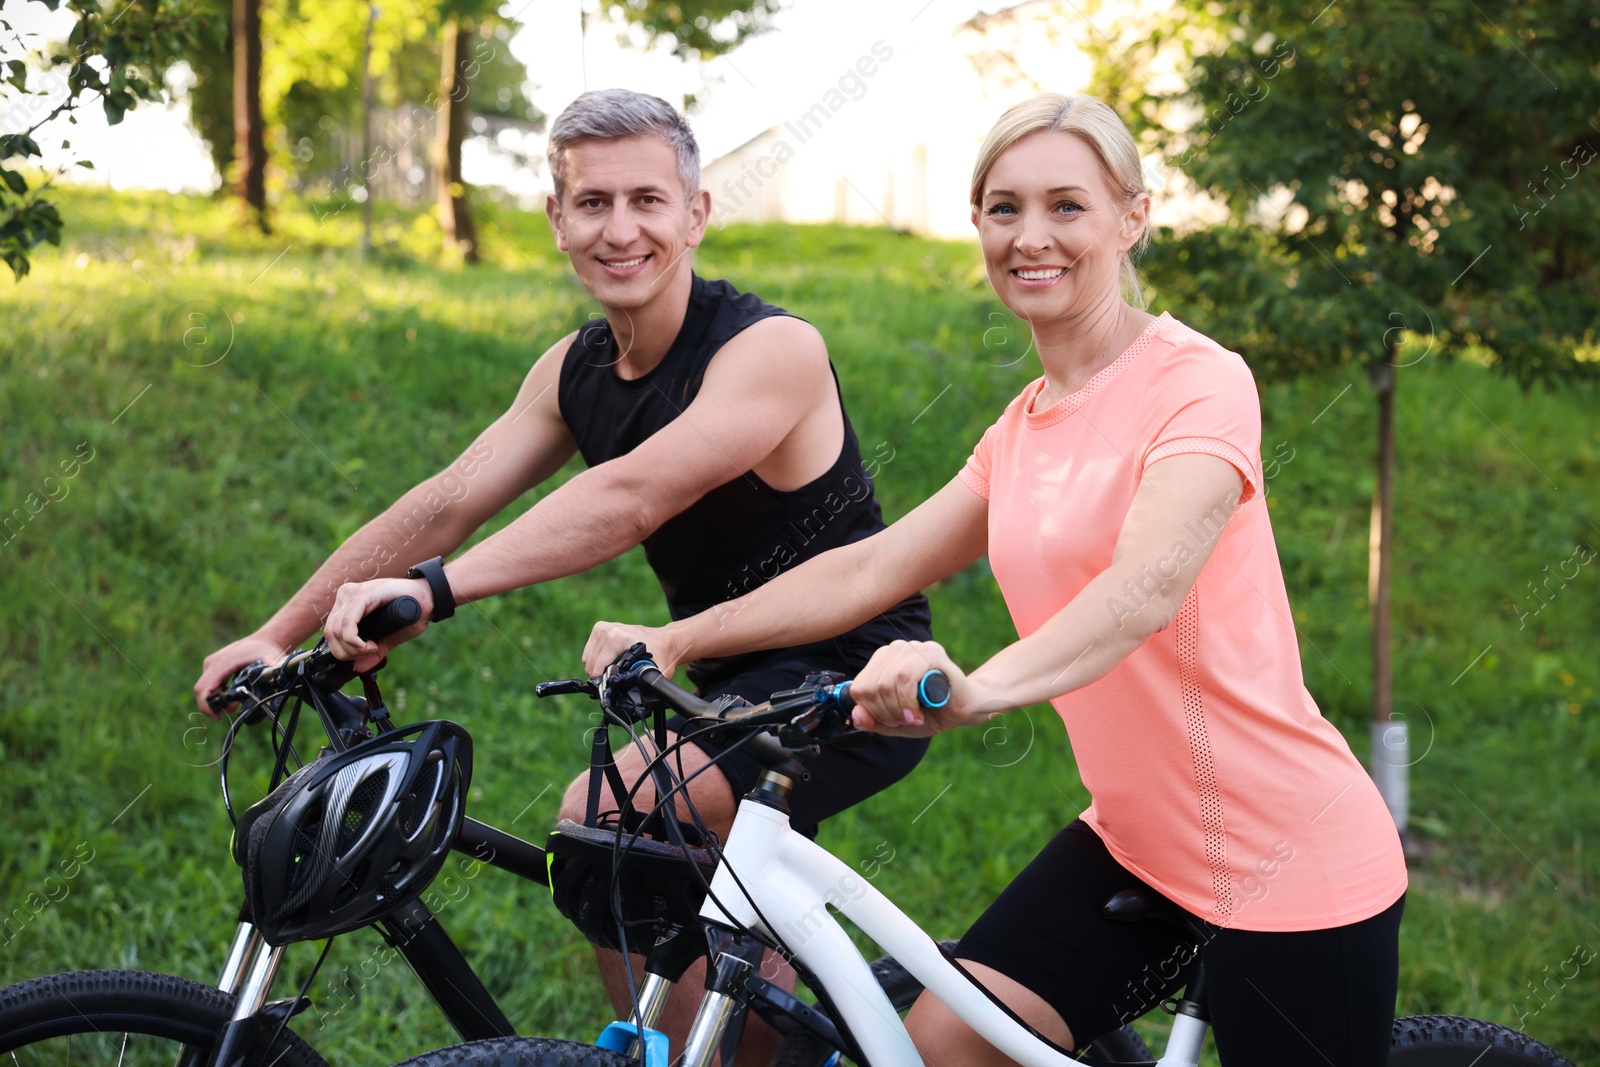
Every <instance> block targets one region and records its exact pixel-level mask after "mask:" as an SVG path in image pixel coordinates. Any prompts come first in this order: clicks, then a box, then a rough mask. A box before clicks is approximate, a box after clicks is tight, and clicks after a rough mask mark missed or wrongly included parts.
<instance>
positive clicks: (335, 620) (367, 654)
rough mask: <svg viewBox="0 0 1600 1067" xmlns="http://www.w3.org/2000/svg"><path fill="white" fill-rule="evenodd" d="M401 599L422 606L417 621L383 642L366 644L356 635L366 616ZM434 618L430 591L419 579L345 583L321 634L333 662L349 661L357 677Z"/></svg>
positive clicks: (336, 597) (334, 601)
mask: <svg viewBox="0 0 1600 1067" xmlns="http://www.w3.org/2000/svg"><path fill="white" fill-rule="evenodd" d="M403 596H411V597H415V598H416V600H417V603H418V604H420V605H422V618H421V620H420V621H418V622H415V623H413V624H412V625H410V626H407V627H406V628H405V629H404V630H400V631H398V632H396V633H392V634H390V635H389V636H388V637H385V638H384V639H383V640H382V641H368V640H365V639H364V638H362V636H361V635H360V634H359V633H357V632H356V628H357V627H359V626H360V625H361V620H362V619H364V618H365V617H366V616H367V615H368V614H369V613H371V612H373V611H376V610H377V609H378V608H380V607H382V606H383V605H385V604H387V603H389V601H391V600H398V599H400V598H401V597H403ZM432 615H433V590H432V589H431V588H429V586H428V583H427V581H425V580H424V579H422V578H374V579H373V580H372V581H370V582H346V583H345V584H344V585H341V586H340V587H339V592H338V593H337V594H336V595H335V596H334V599H333V610H332V611H330V612H328V620H327V622H325V623H324V624H323V627H322V632H323V633H324V634H325V635H326V636H327V638H328V651H330V652H332V653H333V655H334V658H335V659H342V660H351V661H353V662H354V663H355V668H356V673H357V674H362V673H365V672H366V671H370V670H371V669H372V668H374V667H376V666H377V665H378V664H379V662H381V661H382V659H383V657H384V656H387V655H388V654H389V650H390V649H392V648H394V647H395V646H396V645H403V644H405V643H406V642H407V641H409V640H411V639H412V638H413V637H416V636H417V635H418V634H420V633H421V632H422V631H423V630H426V629H427V628H428V619H429V618H430V617H431V616H432Z"/></svg>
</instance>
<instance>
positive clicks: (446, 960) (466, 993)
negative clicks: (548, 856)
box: [377, 819, 550, 1041]
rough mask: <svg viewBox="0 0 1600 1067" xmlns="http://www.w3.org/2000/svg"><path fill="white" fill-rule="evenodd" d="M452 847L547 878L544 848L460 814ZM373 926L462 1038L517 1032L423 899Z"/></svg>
mask: <svg viewBox="0 0 1600 1067" xmlns="http://www.w3.org/2000/svg"><path fill="white" fill-rule="evenodd" d="M451 847H452V848H453V849H454V850H455V851H457V852H460V853H463V854H465V855H468V856H471V857H472V858H473V859H476V860H480V861H482V862H484V863H487V864H489V865H490V866H491V867H498V868H500V869H501V870H503V871H509V872H510V873H512V874H514V875H516V876H517V877H519V878H526V879H527V880H528V881H530V882H536V883H538V884H539V885H549V884H550V876H549V873H548V871H547V870H546V868H545V860H544V855H545V853H544V849H542V848H540V847H538V846H537V845H531V844H529V843H528V842H526V841H524V840H522V839H521V838H520V837H513V836H512V835H511V834H508V833H506V832H505V831H503V830H498V829H496V828H495V827H493V826H490V825H488V824H487V823H482V822H479V821H477V820H476V819H466V820H464V821H463V822H462V825H461V833H460V834H459V835H458V836H457V837H456V841H455V844H453V845H452V846H451ZM377 926H378V929H379V931H380V932H381V933H382V934H383V939H384V940H385V941H387V942H388V943H389V944H390V945H392V946H393V947H394V948H396V949H398V950H399V951H400V953H401V955H403V956H405V958H406V962H407V963H409V964H410V965H411V969H412V970H413V971H415V972H416V975H417V977H418V978H419V979H420V980H421V981H422V984H423V986H424V987H426V988H427V990H428V993H429V995H430V996H432V997H433V999H434V1000H435V1001H437V1002H438V1004H439V1010H440V1011H442V1012H444V1016H445V1018H446V1019H448V1020H449V1021H450V1025H451V1026H453V1027H455V1030H456V1032H457V1033H458V1034H460V1035H461V1039H462V1040H463V1041H475V1040H478V1039H479V1038H486V1037H515V1036H516V1029H515V1028H513V1027H512V1025H511V1022H510V1020H508V1019H507V1018H506V1016H505V1013H504V1012H503V1011H501V1010H500V1006H499V1005H498V1004H496V1003H495V1000H494V997H493V996H491V995H490V993H489V991H488V990H487V989H486V988H484V985H483V982H482V981H481V980H480V979H479V978H478V975H477V973H476V972H474V971H473V969H472V965H471V964H469V963H468V962H467V959H466V957H465V956H463V955H462V954H461V949H460V948H458V947H457V946H456V943H455V942H454V941H452V940H451V939H450V935H449V934H448V933H446V932H445V929H444V927H443V925H441V924H440V922H439V920H438V918H437V917H436V916H435V915H434V914H433V912H431V911H429V910H428V907H427V905H425V904H423V903H422V901H420V900H419V901H416V902H414V903H412V904H411V905H409V906H408V907H404V908H401V909H400V910H399V911H398V912H396V913H395V914H393V915H391V916H389V917H388V918H387V919H384V920H382V921H381V922H379V923H378V924H377Z"/></svg>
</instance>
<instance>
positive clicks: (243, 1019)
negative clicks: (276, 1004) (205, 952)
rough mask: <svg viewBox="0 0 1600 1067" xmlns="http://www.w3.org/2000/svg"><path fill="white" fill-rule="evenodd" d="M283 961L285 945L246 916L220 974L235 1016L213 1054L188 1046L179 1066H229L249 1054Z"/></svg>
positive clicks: (213, 1049)
mask: <svg viewBox="0 0 1600 1067" xmlns="http://www.w3.org/2000/svg"><path fill="white" fill-rule="evenodd" d="M282 962H283V946H281V945H279V946H277V947H275V948H274V947H272V946H270V945H268V944H267V943H266V938H264V937H262V936H261V932H260V931H259V930H257V929H256V928H255V927H254V926H253V925H251V924H250V923H249V922H248V921H247V920H245V919H244V918H243V917H241V918H240V920H239V929H238V930H237V931H236V932H235V933H234V935H233V943H232V944H231V945H229V946H228V958H227V960H226V962H224V963H223V965H222V974H221V975H220V976H219V977H218V978H217V988H218V989H219V990H221V991H222V992H224V993H227V994H228V995H230V996H233V997H235V998H236V999H235V1001H234V1005H233V1018H232V1019H231V1020H229V1022H228V1024H227V1025H226V1026H224V1027H223V1028H222V1030H221V1032H220V1033H219V1034H218V1035H217V1040H216V1043H215V1044H213V1045H212V1047H211V1053H210V1055H209V1056H202V1055H201V1054H200V1053H199V1052H197V1051H196V1050H195V1049H193V1048H185V1049H184V1050H183V1055H182V1056H181V1057H180V1058H179V1060H178V1067H227V1065H229V1064H234V1063H239V1062H242V1061H243V1060H244V1058H245V1057H246V1056H247V1055H248V1053H249V1049H250V1043H251V1042H253V1041H255V1040H256V1039H257V1038H259V1037H260V1025H259V1024H260V1020H259V1019H258V1018H257V1016H259V1015H260V1013H261V1009H262V1008H263V1007H264V1006H265V1005H266V1003H267V995H268V993H270V992H271V990H272V980H273V979H274V978H276V977H277V976H278V967H279V966H280V965H281V964H282Z"/></svg>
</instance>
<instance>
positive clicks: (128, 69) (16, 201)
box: [0, 0, 218, 279]
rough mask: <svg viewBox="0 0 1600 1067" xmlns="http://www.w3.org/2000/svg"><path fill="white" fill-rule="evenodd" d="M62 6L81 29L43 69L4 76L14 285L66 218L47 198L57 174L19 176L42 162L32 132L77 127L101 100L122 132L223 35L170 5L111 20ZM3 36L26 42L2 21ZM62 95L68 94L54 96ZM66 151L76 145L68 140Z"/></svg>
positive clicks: (1, 199) (93, 6)
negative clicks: (59, 124)
mask: <svg viewBox="0 0 1600 1067" xmlns="http://www.w3.org/2000/svg"><path fill="white" fill-rule="evenodd" d="M42 2H43V3H44V4H45V6H46V7H48V8H50V9H51V10H52V11H54V10H58V9H59V8H60V7H61V0H42ZM66 8H67V10H68V11H70V12H72V13H73V14H74V15H76V16H77V22H76V23H75V24H74V25H73V27H72V31H71V33H70V34H69V35H68V37H67V41H66V44H65V45H64V46H61V47H56V48H52V49H50V50H49V51H47V52H45V53H44V55H43V56H42V62H43V68H44V69H43V70H42V71H38V72H34V73H33V76H30V71H29V63H28V60H27V59H25V58H24V57H23V56H22V55H20V54H18V55H13V56H12V58H9V59H6V60H5V61H4V66H5V73H4V76H3V78H0V102H3V104H4V107H3V109H0V111H3V114H4V118H3V120H0V131H3V132H0V258H3V259H4V260H5V262H6V265H7V266H9V267H10V268H11V272H12V275H13V277H15V278H17V279H21V278H22V276H23V275H25V274H27V273H28V268H29V265H30V261H29V254H30V252H31V251H32V250H33V249H34V248H36V247H37V246H38V245H40V244H41V243H44V242H46V241H48V242H49V243H51V244H54V245H59V244H60V243H61V214H60V212H58V211H57V210H56V207H55V205H54V204H53V203H51V202H50V200H49V199H47V194H48V192H49V189H50V186H51V184H53V183H54V182H55V180H56V179H57V178H59V177H60V176H61V171H60V170H58V171H57V172H56V173H54V174H52V175H50V176H49V177H47V178H45V179H43V180H42V181H39V180H37V179H36V180H35V181H34V182H33V183H32V184H30V180H29V175H28V174H26V173H24V172H23V171H22V170H21V169H20V168H21V167H25V166H28V161H29V160H30V159H42V158H43V154H42V152H41V151H40V147H39V143H38V141H36V140H35V139H34V134H36V133H38V132H39V131H40V129H41V128H42V127H43V126H44V125H45V124H46V123H48V122H50V120H52V119H54V118H57V117H58V116H61V115H66V116H67V117H68V122H69V123H72V122H76V121H77V119H76V117H75V116H74V115H73V112H75V111H76V110H77V109H78V108H79V107H82V106H83V105H84V104H87V103H89V102H90V101H92V100H94V99H95V98H96V97H98V98H99V100H100V104H101V107H102V108H103V109H104V111H105V116H106V121H107V122H109V123H110V124H112V125H113V126H114V125H116V124H117V123H119V122H121V121H122V117H123V115H124V114H126V113H127V111H128V110H129V109H130V108H132V107H134V106H135V105H136V104H138V103H139V101H141V100H158V99H160V98H161V97H162V95H163V93H164V89H163V78H164V76H165V73H166V70H167V67H168V66H169V65H170V64H171V63H172V62H173V61H174V59H175V58H176V57H177V56H178V55H179V54H180V53H181V52H182V51H183V50H184V49H186V48H189V47H192V46H193V45H194V44H195V42H197V41H199V40H202V39H205V38H208V37H213V36H214V35H215V32H216V30H217V29H218V27H216V26H214V25H213V24H212V23H210V21H209V20H207V19H206V18H205V15H204V13H203V12H196V11H194V10H192V9H190V8H189V7H187V6H185V5H183V4H181V3H168V2H166V0H130V2H129V3H127V4H126V5H124V6H121V7H118V8H117V9H116V11H115V12H114V13H113V14H112V17H111V18H109V19H108V18H107V17H106V14H107V12H106V11H105V10H102V8H101V7H100V5H99V4H98V3H96V2H94V0H67V4H66ZM0 34H3V35H4V36H5V37H7V38H13V39H17V40H20V38H18V37H17V35H16V34H15V31H14V30H13V27H12V25H11V23H10V22H8V21H6V20H5V19H0ZM8 43H9V42H8ZM63 71H65V74H64V75H63ZM62 90H65V92H66V95H65V97H64V98H60V99H59V100H58V99H56V98H57V97H58V96H59V94H60V93H61V92H62ZM52 101H54V102H52ZM61 145H62V147H63V148H70V147H71V145H70V142H68V141H66V140H63V141H62V142H61ZM78 165H80V166H86V167H87V166H91V163H90V162H89V161H88V160H82V161H80V162H79V164H78Z"/></svg>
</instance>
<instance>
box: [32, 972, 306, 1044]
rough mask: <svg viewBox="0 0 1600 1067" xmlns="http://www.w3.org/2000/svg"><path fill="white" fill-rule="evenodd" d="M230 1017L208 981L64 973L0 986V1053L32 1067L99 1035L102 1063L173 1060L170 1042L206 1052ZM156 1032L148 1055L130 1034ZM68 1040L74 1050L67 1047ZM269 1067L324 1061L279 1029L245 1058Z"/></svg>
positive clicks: (227, 999)
mask: <svg viewBox="0 0 1600 1067" xmlns="http://www.w3.org/2000/svg"><path fill="white" fill-rule="evenodd" d="M232 1015H233V998H232V997H231V996H228V995H227V994H225V993H223V992H222V991H221V990H219V989H216V988H214V987H212V986H207V985H201V984H200V983H199V982H192V981H190V980H189V979H187V978H178V977H176V976H174V975H170V974H152V973H150V972H147V971H71V972H68V973H65V974H52V975H47V976H45V977H43V978H30V979H28V980H27V981H24V982H17V983H16V984H15V985H9V986H6V987H5V988H3V989H0V1054H7V1055H9V1056H11V1057H12V1061H11V1062H12V1063H13V1064H14V1065H15V1067H32V1065H33V1064H36V1063H41V1062H55V1060H54V1058H51V1059H49V1060H46V1059H44V1058H43V1057H44V1054H45V1053H47V1052H50V1051H51V1050H54V1049H56V1048H58V1047H60V1046H59V1045H58V1043H57V1039H58V1038H66V1043H65V1047H66V1048H67V1049H68V1050H69V1052H70V1053H71V1054H72V1055H73V1056H75V1058H77V1059H80V1060H81V1059H84V1058H85V1057H84V1056H82V1055H81V1054H78V1050H80V1049H83V1048H84V1047H85V1045H86V1044H92V1043H94V1042H96V1041H100V1042H102V1043H104V1044H105V1047H106V1048H107V1049H108V1054H107V1056H106V1057H105V1059H106V1062H116V1063H122V1064H124V1065H126V1064H129V1063H139V1064H142V1063H145V1062H150V1063H167V1064H171V1063H175V1062H177V1058H178V1055H177V1054H178V1047H179V1046H182V1045H189V1046H192V1047H194V1048H196V1049H199V1050H202V1051H210V1049H211V1044H212V1042H213V1041H214V1040H215V1039H216V1036H217V1032H218V1031H219V1030H221V1029H222V1027H223V1026H224V1025H225V1024H226V1023H227V1022H228V1020H229V1019H230V1018H231V1017H232ZM134 1037H141V1038H159V1039H164V1040H165V1042H168V1043H170V1044H168V1045H165V1046H163V1047H161V1048H160V1049H158V1054H157V1055H155V1056H148V1055H147V1054H146V1053H145V1052H144V1049H146V1048H151V1047H155V1046H154V1045H153V1044H152V1043H147V1042H138V1043H135V1047H134V1051H135V1056H134V1057H133V1058H132V1059H130V1058H129V1057H128V1056H127V1052H128V1049H129V1046H130V1042H131V1039H132V1038H134ZM44 1042H51V1045H50V1048H49V1049H41V1050H38V1051H36V1053H35V1055H33V1056H31V1057H30V1056H27V1055H26V1054H24V1053H22V1052H21V1050H22V1049H26V1048H29V1047H37V1046H40V1045H42V1044H43V1043H44ZM74 1042H76V1048H74ZM250 1063H251V1065H252V1067H253V1065H255V1064H261V1065H267V1064H271V1065H273V1067H327V1064H326V1063H325V1062H324V1061H323V1059H322V1057H321V1056H319V1055H317V1053H316V1052H315V1051H314V1050H313V1049H312V1048H311V1046H310V1045H307V1044H306V1043H305V1042H304V1041H303V1040H301V1038H300V1037H299V1036H298V1035H297V1034H295V1033H294V1032H293V1031H291V1030H290V1029H288V1028H287V1027H286V1028H285V1029H284V1032H283V1034H282V1035H281V1036H280V1037H279V1038H278V1041H277V1043H276V1044H275V1045H274V1046H273V1047H272V1049H270V1050H268V1049H264V1048H258V1049H256V1050H255V1054H254V1055H253V1056H252V1057H251V1061H250Z"/></svg>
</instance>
